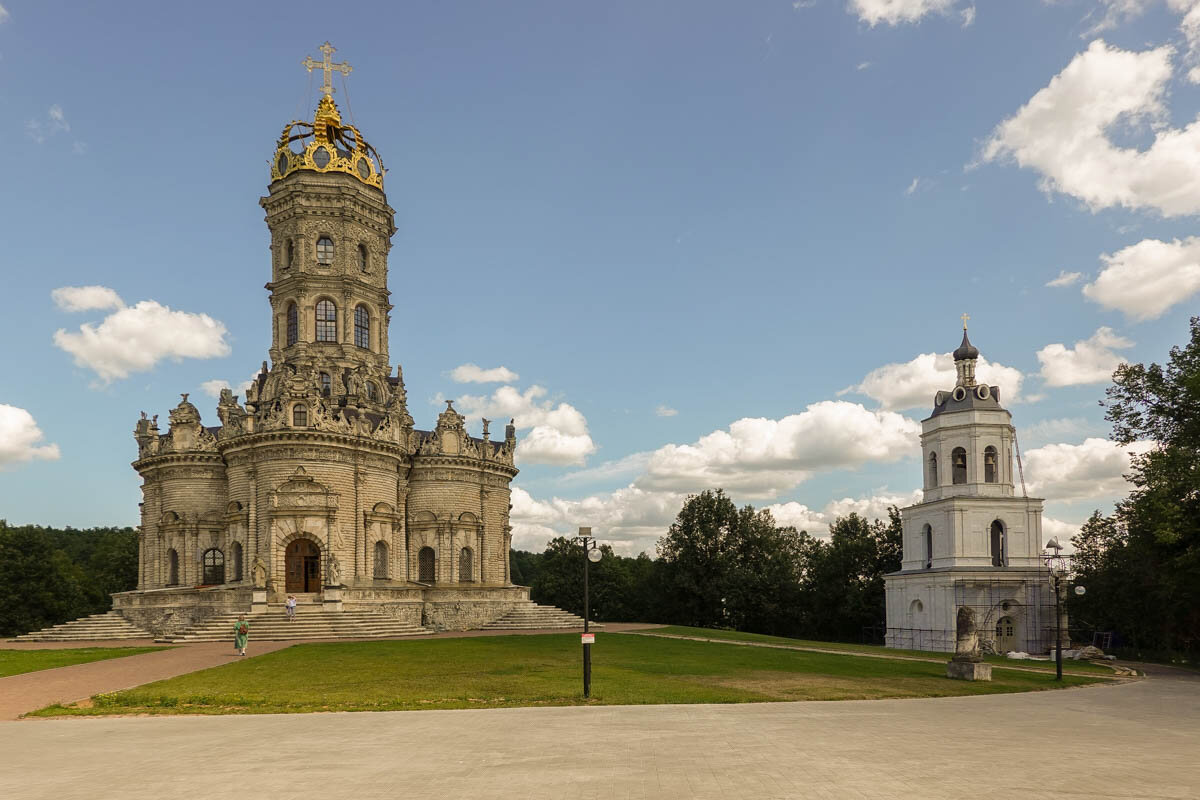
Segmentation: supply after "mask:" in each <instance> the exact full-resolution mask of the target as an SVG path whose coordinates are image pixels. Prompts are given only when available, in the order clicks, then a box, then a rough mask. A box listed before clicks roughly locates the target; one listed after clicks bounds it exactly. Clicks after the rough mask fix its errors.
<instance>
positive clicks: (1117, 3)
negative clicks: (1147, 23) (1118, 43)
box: [1083, 0, 1176, 36]
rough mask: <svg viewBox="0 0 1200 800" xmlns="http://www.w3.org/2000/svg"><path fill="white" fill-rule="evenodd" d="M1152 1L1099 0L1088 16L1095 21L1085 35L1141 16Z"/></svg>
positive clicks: (1109, 28) (1108, 28)
mask: <svg viewBox="0 0 1200 800" xmlns="http://www.w3.org/2000/svg"><path fill="white" fill-rule="evenodd" d="M1170 1H1171V2H1175V1H1176V0H1170ZM1151 2H1153V0H1099V2H1098V5H1097V7H1096V8H1095V9H1093V10H1092V11H1091V12H1090V13H1089V14H1088V16H1087V17H1086V19H1090V20H1095V21H1094V22H1093V23H1092V25H1091V26H1090V27H1089V28H1088V29H1087V30H1086V31H1084V33H1083V35H1084V36H1092V35H1094V34H1097V33H1100V32H1101V31H1107V30H1111V29H1113V28H1115V27H1117V26H1118V25H1121V24H1123V23H1125V22H1129V21H1130V20H1132V19H1135V18H1137V17H1140V16H1141V15H1142V14H1143V13H1145V11H1146V9H1147V8H1149V7H1150V3H1151Z"/></svg>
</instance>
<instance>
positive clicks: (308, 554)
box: [283, 539, 321, 592]
mask: <svg viewBox="0 0 1200 800" xmlns="http://www.w3.org/2000/svg"><path fill="white" fill-rule="evenodd" d="M283 559H284V571H285V574H286V575H287V579H286V587H285V589H286V591H289V592H319V591H321V549H320V548H319V547H317V544H316V542H314V541H313V540H311V539H297V540H296V541H294V542H292V543H291V544H289V545H288V546H287V550H285V551H284V555H283Z"/></svg>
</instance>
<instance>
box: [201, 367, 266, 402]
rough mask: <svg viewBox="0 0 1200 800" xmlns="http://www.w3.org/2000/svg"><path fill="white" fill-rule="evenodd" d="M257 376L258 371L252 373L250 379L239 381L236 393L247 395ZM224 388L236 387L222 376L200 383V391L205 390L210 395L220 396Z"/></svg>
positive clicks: (241, 395)
mask: <svg viewBox="0 0 1200 800" xmlns="http://www.w3.org/2000/svg"><path fill="white" fill-rule="evenodd" d="M257 377H258V375H257V373H256V374H254V375H251V376H250V379H249V380H245V381H242V382H241V383H239V384H238V385H237V389H236V390H235V394H237V395H238V396H240V397H245V396H246V392H247V391H249V389H250V384H252V383H254V381H255V380H256V379H257ZM222 389H234V387H233V386H232V385H230V383H229V381H224V380H221V379H220V378H213V379H212V380H209V381H204V382H203V383H201V384H200V391H202V392H204V393H205V394H206V395H208V396H209V397H220V396H221V390H222Z"/></svg>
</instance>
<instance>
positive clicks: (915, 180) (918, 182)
mask: <svg viewBox="0 0 1200 800" xmlns="http://www.w3.org/2000/svg"><path fill="white" fill-rule="evenodd" d="M920 185H921V179H920V178H919V177H917V178H913V179H912V183H910V184H909V185H908V188H907V189H905V190H904V193H905V194H909V195H910V194H912V193H913V192H915V191H916V190H917V187H918V186H920Z"/></svg>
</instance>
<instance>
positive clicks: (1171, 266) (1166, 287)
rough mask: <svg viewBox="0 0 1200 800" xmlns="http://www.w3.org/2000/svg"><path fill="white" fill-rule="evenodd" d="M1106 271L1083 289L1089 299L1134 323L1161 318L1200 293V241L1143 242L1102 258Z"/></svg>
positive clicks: (1156, 240)
mask: <svg viewBox="0 0 1200 800" xmlns="http://www.w3.org/2000/svg"><path fill="white" fill-rule="evenodd" d="M1100 260H1101V261H1103V262H1104V265H1105V266H1104V269H1103V270H1102V271H1101V272H1100V274H1099V275H1098V276H1097V277H1096V280H1095V281H1094V282H1092V283H1089V284H1087V285H1086V286H1084V287H1083V294H1084V296H1086V297H1087V298H1088V299H1089V300H1092V301H1093V302H1096V303H1099V304H1100V305H1101V306H1103V307H1105V308H1109V309H1116V310H1119V311H1121V312H1123V313H1124V314H1125V316H1127V317H1129V318H1130V319H1134V320H1139V321H1140V320H1148V319H1154V318H1156V317H1161V316H1162V315H1163V314H1164V313H1166V311H1167V309H1169V308H1170V307H1171V306H1173V305H1176V304H1178V303H1182V302H1185V301H1187V300H1189V299H1190V298H1191V297H1192V296H1193V295H1194V294H1196V292H1198V291H1200V238H1197V237H1195V236H1189V237H1188V238H1187V239H1184V240H1183V241H1180V240H1179V239H1174V240H1172V241H1170V242H1163V241H1159V240H1158V239H1143V240H1142V241H1140V242H1138V243H1137V244H1133V245H1130V246H1129V247H1126V248H1124V249H1122V250H1118V251H1117V252H1115V253H1109V254H1105V255H1101V256H1100Z"/></svg>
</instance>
